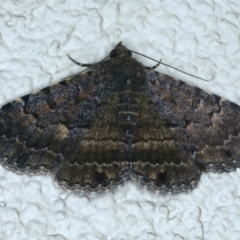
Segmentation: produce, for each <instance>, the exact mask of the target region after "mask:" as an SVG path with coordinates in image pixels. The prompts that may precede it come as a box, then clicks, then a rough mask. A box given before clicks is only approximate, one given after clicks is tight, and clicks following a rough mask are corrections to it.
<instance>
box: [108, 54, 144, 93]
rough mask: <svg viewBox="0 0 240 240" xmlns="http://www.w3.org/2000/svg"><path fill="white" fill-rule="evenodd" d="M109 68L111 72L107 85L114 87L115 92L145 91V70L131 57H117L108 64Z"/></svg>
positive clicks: (109, 72)
mask: <svg viewBox="0 0 240 240" xmlns="http://www.w3.org/2000/svg"><path fill="white" fill-rule="evenodd" d="M107 68H108V69H109V71H108V74H107V78H106V85H107V87H109V86H112V87H113V88H114V89H112V90H113V91H124V90H131V91H144V89H146V84H147V78H146V74H145V69H144V67H143V65H142V64H140V63H139V62H138V61H136V60H135V59H133V58H131V56H126V55H124V56H117V57H116V58H114V59H111V60H110V61H109V62H108V66H107Z"/></svg>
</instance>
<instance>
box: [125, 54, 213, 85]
mask: <svg viewBox="0 0 240 240" xmlns="http://www.w3.org/2000/svg"><path fill="white" fill-rule="evenodd" d="M129 51H131V52H132V53H136V54H138V55H141V56H143V57H146V58H148V59H151V60H152V61H154V62H157V63H159V64H162V65H165V66H167V67H169V68H173V69H175V70H177V71H179V72H182V73H184V74H187V75H189V76H191V77H195V78H198V79H201V80H203V81H205V82H209V81H208V80H206V79H204V78H200V77H198V76H195V75H192V74H190V73H187V72H184V71H182V70H180V69H178V68H175V67H172V66H171V65H168V64H166V63H163V62H162V61H157V60H155V59H153V58H151V57H148V56H146V55H144V54H142V53H138V52H135V51H132V50H129Z"/></svg>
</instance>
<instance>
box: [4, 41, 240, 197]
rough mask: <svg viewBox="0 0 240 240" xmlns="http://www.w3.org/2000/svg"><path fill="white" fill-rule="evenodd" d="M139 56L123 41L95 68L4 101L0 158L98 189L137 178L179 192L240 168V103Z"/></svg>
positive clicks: (24, 168)
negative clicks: (204, 178)
mask: <svg viewBox="0 0 240 240" xmlns="http://www.w3.org/2000/svg"><path fill="white" fill-rule="evenodd" d="M131 53H132V51H130V50H128V49H127V48H126V47H125V46H123V45H122V43H119V44H117V45H116V47H115V48H114V49H113V50H112V51H111V52H110V54H109V57H108V58H106V59H104V60H103V61H101V62H100V63H97V64H93V65H90V69H89V70H88V71H87V72H84V73H79V74H76V75H74V76H71V77H69V78H66V79H65V80H63V81H61V82H59V83H58V84H55V85H53V86H50V87H47V88H44V89H42V90H41V91H39V92H37V93H34V94H30V95H27V96H24V97H22V98H19V99H17V100H16V101H13V102H11V103H8V104H6V105H4V106H3V107H2V108H1V109H0V163H1V164H2V165H3V166H4V167H6V168H7V169H11V170H13V171H15V172H18V173H19V172H20V173H28V174H31V173H33V174H35V173H39V172H46V173H51V174H52V175H54V178H55V180H56V181H57V182H58V183H59V184H60V185H63V186H65V187H67V188H70V189H80V190H85V191H90V192H96V191H103V190H106V189H109V188H110V187H112V186H114V185H118V184H122V183H123V182H124V181H126V180H127V179H133V180H136V181H137V182H139V183H141V184H142V185H144V186H147V188H149V189H153V190H156V191H159V192H162V193H179V192H184V191H189V190H191V189H193V188H194V187H195V186H196V185H197V183H198V181H199V179H200V176H201V174H202V172H206V171H213V172H230V171H233V170H235V169H236V168H238V167H240V147H239V146H240V136H239V131H240V107H239V106H237V105H236V104H234V103H231V102H229V101H226V100H223V99H221V98H220V97H218V96H216V95H214V94H208V93H206V92H204V91H202V90H201V89H199V88H197V87H193V86H189V85H187V84H185V83H184V82H182V81H180V80H177V79H174V78H172V77H170V76H167V75H165V74H162V73H158V72H155V71H153V70H152V69H149V68H148V67H144V66H143V65H142V64H141V63H140V62H138V61H137V60H135V59H134V58H132V57H131ZM73 61H74V60H73ZM74 62H76V61H74ZM76 63H77V62H76ZM85 66H86V65H85Z"/></svg>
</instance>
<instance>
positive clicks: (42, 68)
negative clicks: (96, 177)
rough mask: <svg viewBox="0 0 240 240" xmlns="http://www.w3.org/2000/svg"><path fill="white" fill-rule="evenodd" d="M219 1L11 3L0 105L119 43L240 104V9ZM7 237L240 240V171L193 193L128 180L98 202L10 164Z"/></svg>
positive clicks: (1, 53) (2, 36)
mask: <svg viewBox="0 0 240 240" xmlns="http://www.w3.org/2000/svg"><path fill="white" fill-rule="evenodd" d="M215 2H219V3H218V4H217V3H214V1H208V0H205V1H204V0H202V1H198V0H185V1H184V0H179V1H170V0H169V1H168V0H165V1H160V0H148V1H144V0H135V1H134V0H132V1H130V0H121V1H120V0H116V1H107V0H95V1H93V0H92V1H90V0H85V1H83V0H82V1H81V0H78V1H74V0H72V1H70V0H69V1H64V0H59V1H53V0H52V1H47V0H45V1H44V0H41V1H22V0H19V1H10V0H8V1H3V0H1V1H0V6H1V9H0V105H3V104H5V103H7V102H9V101H11V100H13V99H15V98H17V97H19V96H23V95H25V94H27V93H30V92H32V91H35V90H37V89H40V88H43V87H45V86H48V85H51V84H53V83H55V82H58V81H59V80H60V79H61V78H63V77H67V76H68V75H71V74H73V73H77V72H79V71H80V70H82V69H80V67H78V66H77V65H74V64H73V63H72V62H71V61H69V59H68V58H67V54H70V55H71V56H72V57H73V58H75V59H76V60H78V61H81V62H86V63H88V62H96V61H99V60H101V59H102V58H103V57H105V56H106V55H107V54H108V53H109V51H110V50H111V49H112V48H113V47H114V46H115V44H116V43H118V42H119V41H123V43H124V44H125V45H126V46H127V47H128V48H130V49H132V50H135V51H139V52H140V53H144V54H146V55H148V56H150V57H153V58H155V59H160V58H161V59H163V62H165V63H168V64H171V65H172V66H175V67H178V68H180V69H182V70H185V71H187V72H189V73H191V74H195V75H198V76H200V77H203V78H206V79H209V80H210V82H209V83H205V82H203V81H201V80H198V79H194V78H191V77H189V76H186V75H183V74H180V73H178V72H176V71H173V70H171V69H170V70H168V69H166V68H164V67H162V66H161V67H159V68H158V71H162V72H165V73H168V74H169V75H171V76H174V77H179V78H181V79H183V80H185V81H187V82H189V83H191V84H194V85H197V86H199V87H201V88H203V89H205V90H207V91H209V92H212V93H215V94H217V95H220V96H224V97H225V98H227V99H229V100H231V101H234V102H235V103H237V104H240V99H239V97H240V70H239V65H240V50H239V49H240V48H239V45H240V40H239V36H240V31H239V29H240V27H239V26H240V3H239V1H238V0H231V1H227V0H221V1H215ZM137 59H138V60H139V61H141V62H143V63H144V64H145V65H149V66H152V65H154V63H153V62H151V61H149V60H147V59H145V58H142V57H140V56H137ZM199 137H201V136H199ZM2 239H3V240H5V239H41V240H42V239H51V240H52V239H59V240H60V239H61V240H62V239H69V240H70V239H71V240H72V239H91V240H92V239H93V240H94V239H106V240H112V239H231V240H233V239H240V170H238V171H237V172H233V173H230V174H213V173H212V174H203V176H202V178H201V181H200V183H199V185H198V187H197V188H196V189H195V190H194V191H193V192H190V193H188V194H180V195H175V196H162V195H156V194H154V193H150V192H148V191H146V190H144V189H142V188H141V187H140V186H137V185H136V184H135V183H133V182H128V183H126V184H125V185H124V186H122V187H120V188H118V189H116V190H115V191H114V192H108V193H106V194H102V195H100V196H98V197H96V198H94V197H89V196H78V195H76V194H73V193H71V192H70V191H69V192H68V191H65V190H63V189H61V188H59V187H58V186H57V185H56V183H54V181H53V179H52V178H51V177H50V176H34V177H29V176H26V175H21V176H18V175H16V174H14V173H12V172H9V171H7V170H4V169H3V168H2V167H1V166H0V240H2Z"/></svg>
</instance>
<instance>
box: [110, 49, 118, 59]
mask: <svg viewBox="0 0 240 240" xmlns="http://www.w3.org/2000/svg"><path fill="white" fill-rule="evenodd" d="M116 56H117V51H116V49H113V50H112V51H111V52H110V54H109V57H110V58H115V57H116Z"/></svg>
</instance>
